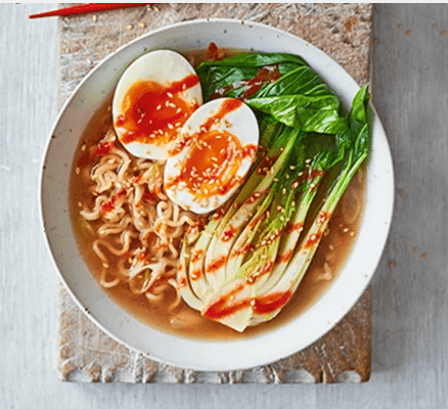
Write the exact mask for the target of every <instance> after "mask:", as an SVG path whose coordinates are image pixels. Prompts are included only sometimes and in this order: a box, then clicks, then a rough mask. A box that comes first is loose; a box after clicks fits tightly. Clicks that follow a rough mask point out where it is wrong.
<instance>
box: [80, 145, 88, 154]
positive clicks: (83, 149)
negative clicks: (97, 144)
mask: <svg viewBox="0 0 448 409" xmlns="http://www.w3.org/2000/svg"><path fill="white" fill-rule="evenodd" d="M86 149H87V146H86V145H85V144H84V145H82V146H81V150H82V151H83V152H84V151H85V150H86Z"/></svg>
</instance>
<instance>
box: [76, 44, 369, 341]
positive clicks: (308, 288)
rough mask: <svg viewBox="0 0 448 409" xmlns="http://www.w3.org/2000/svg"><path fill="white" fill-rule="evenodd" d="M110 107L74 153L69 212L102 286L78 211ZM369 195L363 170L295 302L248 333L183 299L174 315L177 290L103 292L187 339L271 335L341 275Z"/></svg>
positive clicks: (90, 237) (85, 199)
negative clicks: (160, 295)
mask: <svg viewBox="0 0 448 409" xmlns="http://www.w3.org/2000/svg"><path fill="white" fill-rule="evenodd" d="M194 56H195V58H196V61H197V59H198V56H199V58H201V56H202V58H203V54H198V53H196V54H195V55H194ZM190 57H191V56H190ZM110 104H111V97H109V99H108V101H107V102H106V103H105V104H104V106H103V107H102V108H101V109H100V110H99V111H98V112H97V113H95V115H94V116H93V117H92V119H91V120H90V122H89V124H88V125H87V127H86V128H85V132H84V134H83V135H82V138H81V140H80V143H79V145H78V149H77V152H76V154H75V158H74V161H73V165H72V172H71V179H70V194H69V207H70V213H71V219H72V224H73V229H74V233H75V237H76V241H77V243H78V248H79V250H80V253H81V255H82V257H83V259H84V260H85V262H86V264H87V266H88V268H89V270H90V271H91V272H92V274H93V276H94V277H95V278H96V279H97V280H98V281H100V274H99V272H100V270H101V266H102V261H101V260H100V259H99V258H98V256H97V255H96V254H95V253H94V252H93V251H92V245H93V241H94V240H95V238H96V237H95V236H94V234H93V233H92V231H90V230H89V229H87V228H86V226H85V224H84V223H83V219H82V217H81V216H80V215H79V211H80V205H81V206H87V207H89V208H92V207H93V204H94V197H93V196H92V194H91V191H90V190H89V189H90V188H91V187H92V186H93V182H92V180H91V178H90V172H91V170H92V168H93V166H94V164H93V163H86V159H85V157H86V152H88V151H89V150H90V149H91V148H92V147H94V146H96V145H97V144H98V142H99V141H100V140H102V139H103V138H104V135H105V134H106V133H107V131H108V130H109V129H111V127H112V115H111V113H110V112H109V111H108V107H109V106H110ZM80 165H83V166H80ZM78 167H79V169H78ZM365 192H366V169H365V165H363V166H362V167H361V168H360V170H359V171H358V173H357V174H356V175H355V177H354V178H353V179H352V181H351V182H350V185H349V186H348V188H347V190H346V192H345V193H344V196H343V198H342V199H341V200H340V202H339V204H338V206H337V208H336V210H335V212H334V214H333V216H332V218H331V220H330V223H329V228H328V229H327V232H328V234H326V235H325V236H324V237H323V239H322V241H321V243H320V245H319V248H318V250H317V252H316V254H315V255H314V258H313V261H312V263H311V265H310V266H309V268H308V270H307V272H306V274H305V276H304V278H303V280H302V281H301V283H300V285H299V287H298V289H297V291H296V292H295V293H294V295H293V297H292V298H291V300H290V302H289V303H288V304H287V305H286V306H285V307H284V308H283V309H282V311H281V312H280V314H279V315H278V316H277V317H276V318H275V319H273V320H272V321H269V322H267V323H263V324H261V325H258V326H255V327H248V328H247V329H246V330H245V331H244V332H243V333H238V332H236V331H234V330H232V329H231V328H228V327H226V326H224V325H222V324H220V323H218V322H215V321H211V320H209V319H207V318H204V317H202V316H201V315H200V313H199V312H198V311H196V310H194V309H192V308H190V307H189V306H188V305H187V304H186V303H185V302H184V301H183V300H182V301H181V303H180V304H179V305H178V306H177V307H176V308H175V309H174V310H170V309H169V308H168V306H169V305H170V302H172V301H174V300H175V299H176V291H175V289H174V288H170V289H169V290H168V291H165V292H164V295H165V298H164V299H163V300H162V302H157V303H149V302H148V300H147V299H146V297H145V296H144V295H136V294H134V293H133V292H132V291H131V290H130V288H129V285H128V284H127V283H124V282H122V283H120V284H118V285H116V286H114V287H111V288H104V291H106V293H107V294H108V295H109V296H110V297H111V298H112V299H113V300H114V301H116V302H117V303H118V304H119V305H120V306H122V307H123V308H124V309H126V310H127V311H128V312H129V313H131V314H132V315H134V316H135V317H136V318H137V319H139V320H140V321H142V322H144V323H146V324H148V325H150V326H151V327H154V328H157V329H159V330H161V331H164V332H168V333H171V334H175V335H178V336H182V337H189V338H197V339H203V340H218V339H219V340H224V339H228V340H231V339H241V338H247V337H253V336H256V335H259V334H261V333H263V332H267V331H271V330H273V329H275V328H277V327H279V326H282V325H284V324H285V323H287V322H289V321H290V320H292V319H294V318H296V317H297V316H298V315H300V314H302V313H303V312H304V311H305V310H306V309H307V308H309V307H310V306H311V305H312V304H313V303H315V302H316V301H317V300H318V299H319V298H320V297H321V295H322V294H323V293H324V292H325V291H326V290H327V289H328V288H329V287H330V286H331V284H332V283H333V281H334V280H335V278H336V277H337V275H338V274H339V272H340V271H341V270H342V268H343V266H344V264H345V261H346V260H347V257H348V255H349V254H350V251H351V249H352V247H353V244H354V242H355V240H356V232H357V230H358V228H359V226H360V223H361V220H362V216H363V214H362V210H363V208H364V200H365ZM102 223H103V222H101V221H100V220H98V221H94V222H91V227H93V228H94V229H95V228H96V227H98V226H99V225H101V224H102ZM119 258H120V256H117V260H118V259H119Z"/></svg>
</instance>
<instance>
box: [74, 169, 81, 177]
mask: <svg viewBox="0 0 448 409" xmlns="http://www.w3.org/2000/svg"><path fill="white" fill-rule="evenodd" d="M75 172H76V174H77V175H79V173H80V172H81V169H80V168H79V167H78V168H76V169H75Z"/></svg>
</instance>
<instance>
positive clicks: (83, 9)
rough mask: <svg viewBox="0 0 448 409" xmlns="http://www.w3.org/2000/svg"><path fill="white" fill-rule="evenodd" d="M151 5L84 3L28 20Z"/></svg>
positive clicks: (32, 16)
mask: <svg viewBox="0 0 448 409" xmlns="http://www.w3.org/2000/svg"><path fill="white" fill-rule="evenodd" d="M148 4H153V3H85V4H81V5H79V6H71V7H66V8H63V9H59V10H51V11H45V12H43V13H37V14H31V15H30V16H29V18H40V17H52V16H73V15H74V14H86V13H94V12H96V11H105V10H116V9H124V8H128V7H139V6H146V5H148Z"/></svg>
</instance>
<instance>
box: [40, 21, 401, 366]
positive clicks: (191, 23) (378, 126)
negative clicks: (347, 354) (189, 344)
mask: <svg viewBox="0 0 448 409" xmlns="http://www.w3.org/2000/svg"><path fill="white" fill-rule="evenodd" d="M216 23H224V24H229V25H232V24H238V25H242V24H245V23H246V24H247V25H248V26H249V27H250V26H256V27H259V28H262V29H263V30H267V31H270V32H271V33H272V34H274V35H275V34H281V35H282V36H287V37H292V38H294V40H295V41H300V42H302V44H303V45H305V46H307V47H311V48H312V49H313V51H314V52H316V53H317V54H320V55H322V56H323V57H325V58H327V59H330V60H331V61H332V63H333V64H335V65H336V66H337V67H339V68H340V69H342V70H343V71H344V72H345V73H346V75H347V76H348V77H350V79H351V80H352V81H353V82H354V83H355V84H356V85H357V86H358V88H359V85H358V84H357V82H356V81H355V80H354V79H353V77H352V76H351V75H350V74H349V73H348V72H347V71H346V70H345V68H343V67H342V66H341V65H340V64H339V63H338V62H337V61H335V60H334V59H333V58H331V57H330V56H329V55H328V54H326V53H325V52H323V51H322V50H321V49H319V48H318V47H316V46H314V45H312V44H310V43H308V42H307V41H305V40H304V39H302V38H301V37H298V36H296V35H294V34H291V33H289V32H287V31H284V30H281V29H278V28H276V27H272V26H269V25H266V24H262V23H258V22H252V21H250V20H249V21H246V20H240V19H228V18H203V19H197V20H190V21H184V22H179V23H175V24H170V25H168V26H164V27H160V28H158V29H156V30H152V31H149V32H147V33H145V34H144V35H142V36H139V37H137V38H135V39H133V40H132V41H130V42H128V43H126V44H123V45H122V46H120V47H119V48H117V49H116V50H114V51H113V52H111V53H110V54H108V55H107V56H106V57H104V58H103V59H101V61H99V62H98V63H97V65H96V66H95V67H94V68H93V69H92V70H90V71H89V73H88V74H86V75H85V76H84V77H83V78H82V79H81V81H80V82H79V83H78V84H77V86H76V87H75V89H74V90H73V91H71V94H70V95H69V96H68V97H67V99H66V101H65V102H64V103H63V105H62V107H61V108H60V110H59V112H58V115H57V117H56V119H55V121H54V123H53V125H52V127H51V130H50V132H49V134H48V137H47V143H46V145H45V151H44V155H43V159H42V162H41V168H40V175H39V190H38V191H39V209H40V211H39V216H40V221H41V223H42V226H43V234H44V237H45V242H46V247H47V249H48V252H49V254H50V258H51V260H52V263H53V265H54V267H55V268H56V271H57V274H58V276H59V279H60V280H61V282H62V283H63V285H64V287H65V289H66V290H67V292H68V293H69V294H70V296H71V297H72V299H73V300H74V301H75V303H76V304H77V306H78V307H79V308H80V309H81V311H83V313H84V314H85V315H86V316H87V317H88V318H89V319H90V320H91V321H92V322H94V324H95V325H96V326H97V327H99V328H100V329H101V330H102V331H103V332H105V333H106V334H107V335H108V336H110V337H111V338H112V339H114V340H115V341H117V342H118V343H120V344H121V345H124V346H126V347H127V348H129V349H130V350H131V351H137V352H140V353H143V354H146V352H145V351H143V350H141V349H138V348H135V347H134V346H131V345H129V344H128V343H127V342H126V341H123V340H122V339H121V338H120V337H119V336H118V335H116V334H115V333H113V332H112V331H111V330H109V329H108V328H107V327H105V326H104V325H103V324H102V323H101V322H100V321H99V320H98V319H97V318H96V317H95V316H94V315H93V314H91V313H90V312H89V311H86V309H85V305H84V304H83V302H82V301H81V300H80V299H79V298H78V296H77V295H76V294H75V292H74V291H73V290H72V289H71V288H70V286H69V284H68V283H67V280H66V279H65V277H64V275H63V273H62V271H61V269H60V268H59V264H58V261H57V260H56V258H55V255H54V254H53V250H52V246H51V240H50V237H49V235H48V234H47V232H46V229H45V214H44V206H45V198H44V178H45V164H46V163H47V159H48V154H49V151H50V146H51V143H52V135H53V134H54V133H55V131H56V129H57V127H58V125H59V122H60V121H61V118H62V117H63V115H64V113H65V111H66V109H67V107H68V106H69V105H70V104H71V103H72V102H73V100H75V99H76V96H77V93H78V91H79V89H80V88H81V87H82V86H83V85H84V84H85V83H86V82H87V81H88V80H89V79H90V78H91V77H92V76H93V75H94V74H95V73H96V72H97V71H98V70H100V69H101V68H102V66H103V65H104V64H105V63H106V62H107V61H109V60H111V59H113V58H114V56H115V55H116V54H117V53H119V52H120V51H122V50H124V49H126V48H127V47H129V46H131V45H133V44H135V43H138V42H140V41H142V40H144V39H146V38H148V37H151V36H154V35H156V34H160V33H163V32H166V31H170V30H173V29H176V28H178V27H182V26H190V27H194V26H197V25H204V24H205V25H209V24H211V25H213V24H216ZM372 107H373V105H372ZM373 110H374V113H375V119H374V124H375V125H376V131H377V132H378V133H382V134H383V135H384V137H385V138H386V146H385V148H386V151H385V154H386V158H385V159H386V162H387V164H386V166H388V167H389V168H390V169H389V170H390V176H389V183H388V186H387V187H388V188H389V191H388V199H389V201H388V206H387V209H386V213H387V217H386V218H385V220H383V221H384V222H385V224H386V228H385V230H384V237H382V240H381V242H382V244H381V245H379V247H380V248H381V250H380V251H379V253H378V254H377V256H376V257H375V262H373V263H372V264H371V266H370V267H369V271H370V273H369V274H367V275H366V276H365V280H364V281H363V285H362V287H358V291H357V293H358V297H356V298H355V299H353V300H352V302H349V303H346V304H345V306H344V307H342V308H341V309H339V310H338V311H339V312H338V314H337V315H338V318H337V319H330V320H329V321H328V323H327V325H326V328H325V329H324V330H323V331H321V334H320V336H319V337H317V338H315V339H313V340H311V341H310V342H308V343H307V344H306V345H303V346H300V348H299V347H298V348H299V349H296V350H294V351H291V352H290V353H287V354H283V355H281V356H278V357H275V359H274V360H269V361H266V362H265V361H262V362H252V363H251V364H250V365H247V364H243V365H242V366H238V365H230V366H227V365H224V366H223V367H219V368H217V367H215V366H207V365H202V364H199V365H196V366H194V365H184V364H182V363H179V362H174V361H173V362H170V360H169V359H166V358H160V357H158V356H155V355H154V356H153V355H152V354H151V355H149V358H150V359H152V360H154V361H156V362H159V363H162V364H168V365H173V366H176V367H179V368H186V369H194V370H200V371H229V370H240V369H247V368H250V367H253V366H259V365H266V364H269V363H271V362H274V361H276V360H278V359H282V358H286V357H288V356H290V355H291V354H292V353H297V352H299V351H301V350H303V349H305V348H306V347H308V346H309V345H311V344H312V343H314V342H316V341H317V340H318V339H319V338H320V337H321V336H323V335H325V334H326V333H327V332H328V331H330V330H331V329H332V328H333V327H334V326H335V325H336V324H337V323H338V322H339V321H340V320H341V319H342V318H343V317H344V316H345V315H346V314H347V313H348V312H349V311H350V310H351V308H352V307H353V306H354V305H355V303H356V302H357V300H358V299H359V297H360V296H361V295H362V294H363V293H364V291H365V289H366V288H367V287H368V285H369V284H370V280H371V278H372V276H373V274H374V272H375V271H376V269H377V267H378V264H379V262H380V259H381V255H382V253H383V251H384V248H385V245H386V242H387V238H388V235H389V231H390V226H391V221H392V215H393V207H394V200H395V192H394V171H393V162H392V155H391V151H390V146H389V144H388V141H387V136H386V133H385V130H384V127H383V125H382V123H381V121H380V119H379V117H378V113H377V111H376V110H375V108H374V107H373ZM372 135H373V132H372ZM363 223H364V220H363V221H362V223H361V224H363ZM70 234H72V232H70ZM353 252H354V249H353V248H352V250H351V252H350V254H352V253H353ZM344 269H345V266H344V267H343V268H342V270H341V272H342V271H343V270H344ZM329 290H330V288H329V289H327V290H326V291H325V293H326V292H328V291H329ZM113 302H114V303H115V301H113ZM319 302H320V298H319V299H318V300H317V301H316V302H314V303H313V306H312V307H311V308H313V307H314V306H315V305H316V304H319ZM296 319H297V318H294V319H293V320H291V321H295V320H296ZM287 324H288V323H287ZM287 324H284V325H283V326H282V327H285V326H287ZM276 331H277V329H274V330H273V331H269V333H272V332H276ZM263 334H264V333H263ZM251 339H252V338H249V339H248V340H249V341H250V340H251ZM193 341H197V340H193ZM198 342H203V341H198ZM205 342H213V341H205Z"/></svg>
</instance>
